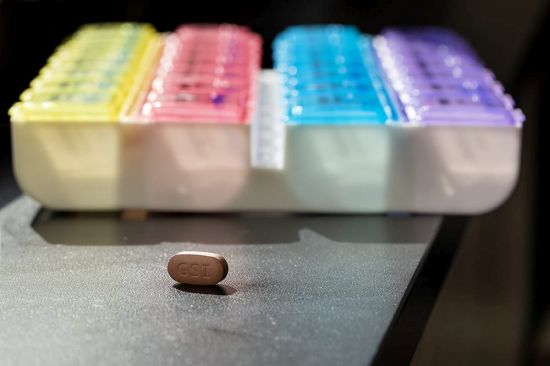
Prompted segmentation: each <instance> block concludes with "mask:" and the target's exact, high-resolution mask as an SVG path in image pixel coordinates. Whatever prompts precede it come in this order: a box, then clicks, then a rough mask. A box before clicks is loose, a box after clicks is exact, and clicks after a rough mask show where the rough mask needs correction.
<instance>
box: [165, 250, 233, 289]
mask: <svg viewBox="0 0 550 366" xmlns="http://www.w3.org/2000/svg"><path fill="white" fill-rule="evenodd" d="M227 271H228V266H227V261H226V260H225V258H224V257H222V256H221V255H219V254H216V253H209V252H191V251H189V252H180V253H178V254H176V255H174V256H172V258H170V260H169V261H168V274H169V275H170V277H172V278H173V279H174V281H177V282H180V283H185V284H188V285H215V284H216V283H218V282H220V281H221V280H223V279H224V278H225V276H227Z"/></svg>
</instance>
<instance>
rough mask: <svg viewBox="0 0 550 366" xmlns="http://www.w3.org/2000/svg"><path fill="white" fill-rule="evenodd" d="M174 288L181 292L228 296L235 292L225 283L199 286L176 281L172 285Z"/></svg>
mask: <svg viewBox="0 0 550 366" xmlns="http://www.w3.org/2000/svg"><path fill="white" fill-rule="evenodd" d="M174 288H175V289H176V290H179V291H182V292H187V293H191V294H201V295H217V296H229V295H233V294H234V293H236V292H237V290H236V289H235V288H234V287H231V286H227V285H212V286H199V285H186V284H183V283H178V284H175V285H174Z"/></svg>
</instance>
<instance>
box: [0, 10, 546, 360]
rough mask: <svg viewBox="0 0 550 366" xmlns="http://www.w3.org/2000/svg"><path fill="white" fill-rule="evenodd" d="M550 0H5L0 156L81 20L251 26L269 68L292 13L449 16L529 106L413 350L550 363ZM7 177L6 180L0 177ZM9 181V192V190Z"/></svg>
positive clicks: (410, 19)
mask: <svg viewBox="0 0 550 366" xmlns="http://www.w3.org/2000/svg"><path fill="white" fill-rule="evenodd" d="M549 5H550V3H549V2H548V1H547V0H487V1H483V0H414V1H406V0H375V1H365V0H363V1H360V0H346V1H336V0H300V1H258V2H247V1H236V0H232V1H224V2H221V1H193V2H189V1H167V0H155V1H153V0H143V1H116V0H111V1H104V0H93V1H91V0H71V1H69V0H58V1H54V0H50V1H46V0H34V1H30V0H27V1H22V0H19V1H15V0H12V1H2V0H0V116H1V118H0V164H1V167H2V176H0V178H1V179H6V178H5V176H6V174H7V173H5V171H8V170H9V166H10V164H9V161H10V143H9V142H10V141H9V140H10V139H9V122H8V121H9V120H8V117H7V109H8V108H9V106H11V104H13V103H14V102H15V101H16V100H17V98H18V96H19V94H20V93H21V92H22V91H23V90H24V89H25V88H26V86H27V85H28V83H29V82H30V81H31V80H32V79H33V78H34V77H35V76H36V74H37V72H38V70H39V69H40V68H41V67H42V66H43V65H44V63H45V61H46V59H47V57H48V56H49V55H50V54H51V53H52V52H53V50H54V48H55V47H56V46H57V45H58V44H59V43H60V42H61V41H62V40H63V38H64V37H66V36H67V35H69V34H70V33H72V32H73V31H74V30H75V29H76V28H78V26H79V25H81V24H83V23H87V22H103V21H143V22H150V23H152V24H153V25H155V27H156V28H157V29H158V30H160V31H170V30H173V29H174V28H175V27H176V26H177V25H178V24H180V23H186V22H213V23H217V22H233V23H237V24H245V25H249V26H250V27H251V28H252V29H253V30H255V31H256V32H258V33H260V34H261V35H262V36H263V37H264V58H263V63H264V67H269V66H270V65H271V61H270V59H271V56H270V44H271V41H272V40H273V37H274V36H275V34H277V33H278V32H280V31H281V30H283V29H284V28H285V27H287V26H289V25H293V24H306V23H329V22H333V23H349V24H355V25H357V26H359V27H360V28H361V30H363V31H364V32H368V33H378V32H379V31H380V30H381V29H382V28H383V27H384V26H387V25H426V24H429V25H433V24H435V25H442V26H447V27H451V28H454V29H455V30H456V31H458V32H459V33H460V34H462V35H463V36H464V37H466V38H467V39H468V40H470V42H471V43H472V45H473V46H474V48H475V49H476V50H477V51H478V52H479V54H480V55H481V58H482V59H484V60H485V61H486V64H487V66H488V67H489V68H491V69H492V70H493V71H494V72H495V74H496V76H497V78H498V79H499V80H500V81H502V82H503V84H504V85H505V87H506V89H507V90H508V91H509V92H510V93H511V94H512V95H513V96H514V98H515V100H516V101H517V103H518V105H519V107H521V108H522V109H523V111H524V112H525V114H526V116H527V121H526V124H525V128H524V144H523V155H522V170H521V176H520V180H519V182H518V187H517V189H516V190H515V192H514V194H513V195H512V197H511V198H510V200H508V202H506V203H505V204H504V205H503V206H502V207H500V208H499V209H497V210H496V211H494V212H492V213H489V214H486V215H482V216H479V217H476V218H473V219H472V220H471V222H470V225H469V228H468V230H467V233H466V236H465V239H464V240H463V242H462V243H461V245H460V248H459V250H458V253H457V256H456V258H455V261H454V263H453V265H452V267H451V269H450V272H449V276H448V278H447V281H446V283H445V285H444V288H443V290H442V292H441V294H440V296H439V299H438V301H437V303H436V307H435V309H434V311H433V313H432V316H431V318H430V321H429V322H428V326H427V328H426V330H425V332H424V335H423V337H422V340H421V342H420V345H419V347H418V350H417V352H416V355H415V357H414V360H413V364H415V365H425V364H429V365H432V364H434V365H465V364H467V365H499V366H503V365H516V364H531V363H535V364H540V365H548V364H550V317H549V316H548V314H547V313H546V311H545V310H546V307H547V304H548V292H550V290H549V288H548V286H547V283H546V279H550V271H549V270H548V269H547V267H548V264H547V260H548V258H549V256H548V249H546V245H545V244H547V243H548V240H547V234H546V233H545V227H544V225H545V222H544V220H543V207H544V206H543V202H546V198H547V197H546V193H545V189H544V187H545V186H547V178H544V176H543V175H542V174H540V172H542V171H543V170H542V169H541V167H543V166H547V165H546V159H544V158H543V155H542V153H541V152H542V151H543V150H544V143H543V141H542V139H543V138H544V136H547V127H546V124H545V123H544V122H546V121H548V120H550V119H549V118H548V117H549V116H548V114H549V113H548V110H549V109H548V107H546V108H545V106H544V101H548V102H550V96H549V92H548V88H549V85H550V84H549V83H548V67H549V66H550V62H549V57H548V53H549V52H548V51H549V50H548V48H549V47H550V23H549V22H550V6H549ZM0 186H1V185H0ZM8 194H9V192H0V200H1V198H2V197H3V195H4V196H7V195H8Z"/></svg>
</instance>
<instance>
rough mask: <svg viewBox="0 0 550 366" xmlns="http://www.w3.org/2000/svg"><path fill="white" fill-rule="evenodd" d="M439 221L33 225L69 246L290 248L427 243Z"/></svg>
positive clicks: (235, 218) (109, 217)
mask: <svg viewBox="0 0 550 366" xmlns="http://www.w3.org/2000/svg"><path fill="white" fill-rule="evenodd" d="M439 221H440V219H439V218H438V217H434V216H387V215H357V214H355V215H335V214H291V213H258V212H256V213H254V212H250V213H209V214H206V213H158V212H157V213H155V212H153V213H150V212H142V213H139V212H138V213H137V214H135V213H134V214H130V215H129V214H128V212H85V213H79V212H76V213H75V212H61V211H51V210H47V209H40V210H39V211H38V212H37V214H36V216H35V217H34V219H33V221H32V224H31V227H32V228H33V229H34V230H35V231H36V232H37V233H38V234H39V235H40V236H41V237H42V238H43V239H44V240H45V241H46V242H48V243H51V244H66V245H151V244H159V243H162V242H172V243H201V244H286V243H295V242H298V241H299V240H300V231H301V230H303V229H309V230H311V231H314V232H316V233H317V234H319V235H321V236H324V237H326V238H328V239H330V240H334V241H340V242H350V243H368V242H370V243H403V242H408V243H411V242H428V241H429V240H430V239H431V235H432V233H433V232H435V229H436V228H437V226H438V225H439ZM426 235H428V236H430V237H427V236H426Z"/></svg>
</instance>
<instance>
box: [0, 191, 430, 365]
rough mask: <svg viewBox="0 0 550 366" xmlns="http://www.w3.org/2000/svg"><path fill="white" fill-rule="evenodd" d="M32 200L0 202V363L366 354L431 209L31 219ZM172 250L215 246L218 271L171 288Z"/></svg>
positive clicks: (274, 360) (310, 360)
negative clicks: (419, 213) (216, 279)
mask: <svg viewBox="0 0 550 366" xmlns="http://www.w3.org/2000/svg"><path fill="white" fill-rule="evenodd" d="M38 210H39V206H38V205H37V204H36V203H35V202H34V201H32V200H31V199H29V198H27V197H21V198H18V199H16V200H15V201H13V202H12V203H11V204H9V205H8V206H6V207H5V208H3V209H2V211H0V225H1V226H0V228H1V233H2V238H1V244H0V245H1V246H0V364H1V365H2V366H4V365H88V364H89V365H126V364H132V365H155V364H159V365H160V364H162V365H187V364H188V365H230V364H235V365H256V364H257V365H271V364H273V365H274V364H277V365H282V364H295V365H298V364H299V365H365V364H368V363H369V361H370V360H371V359H372V357H373V356H374V354H375V352H376V349H377V347H378V345H379V343H380V341H381V339H382V336H383V335H384V332H385V330H386V329H387V326H388V325H389V323H390V321H391V318H392V316H393V315H394V312H395V310H396V308H397V306H398V304H399V302H400V300H401V298H402V296H403V294H404V291H405V289H406V287H407V285H408V283H409V282H410V280H411V276H412V275H413V273H414V271H415V269H416V267H417V265H418V262H419V260H420V259H421V257H422V255H423V254H424V252H425V250H426V247H427V244H426V243H427V242H429V240H430V239H431V237H432V236H433V235H434V233H435V231H436V229H437V227H438V225H439V219H438V218H431V217H421V218H418V217H417V218H410V217H396V218H382V217H357V216H349V217H346V216H343V217H336V218H335V217H332V216H318V217H317V216H315V217H311V216H307V217H303V216H295V217H294V216H290V217H283V216H273V217H271V216H265V217H264V216H252V217H237V218H236V217H235V216H230V215H226V216H223V215H222V216H217V217H215V218H212V217H211V216H204V215H165V216H163V215H160V216H159V217H153V218H150V219H147V220H145V221H137V222H136V221H130V222H128V221H123V220H121V219H117V218H114V217H113V215H112V214H97V215H76V216H75V215H57V214H52V213H49V212H42V213H41V214H40V215H38V217H37V218H36V219H34V217H35V216H36V213H37V211H38ZM33 220H34V222H33ZM224 237H227V238H228V240H227V241H223V238H224ZM294 237H295V239H294V240H293V239H292V238H294ZM140 238H141V239H143V240H139V239H140ZM407 238H408V240H407ZM202 239H204V240H202ZM217 240H220V241H217ZM252 240H257V241H256V242H253V241H252ZM170 241H171V242H170ZM189 241H195V242H201V243H204V242H208V243H210V244H192V243H190V242H189ZM60 242H64V243H65V244H56V243H60ZM225 242H229V243H231V244H224V243H225ZM121 243H122V244H123V245H121ZM132 243H134V244H132ZM135 243H141V245H138V244H135ZM215 243H218V244H215ZM258 243H261V244H258ZM90 244H93V245H90ZM99 244H104V245H99ZM181 250H203V251H214V252H218V253H221V254H222V255H224V256H225V257H226V258H227V260H228V262H229V275H228V276H227V278H226V279H225V280H224V281H223V282H222V283H221V286H219V287H214V288H207V289H196V288H184V287H179V288H178V287H175V286H173V282H172V280H171V279H170V278H169V277H168V275H167V273H166V262H167V260H168V258H169V256H170V255H172V254H174V253H176V252H178V251H181Z"/></svg>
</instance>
